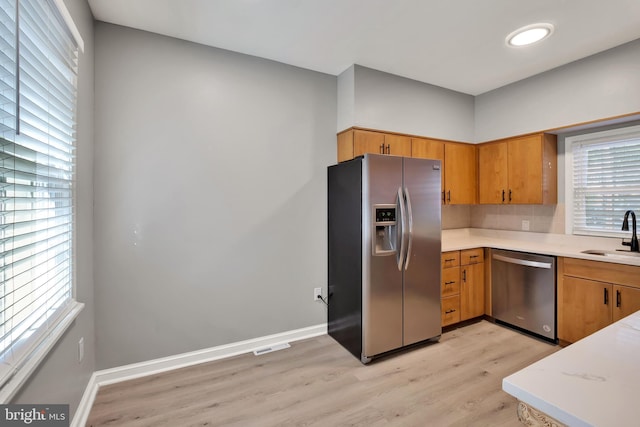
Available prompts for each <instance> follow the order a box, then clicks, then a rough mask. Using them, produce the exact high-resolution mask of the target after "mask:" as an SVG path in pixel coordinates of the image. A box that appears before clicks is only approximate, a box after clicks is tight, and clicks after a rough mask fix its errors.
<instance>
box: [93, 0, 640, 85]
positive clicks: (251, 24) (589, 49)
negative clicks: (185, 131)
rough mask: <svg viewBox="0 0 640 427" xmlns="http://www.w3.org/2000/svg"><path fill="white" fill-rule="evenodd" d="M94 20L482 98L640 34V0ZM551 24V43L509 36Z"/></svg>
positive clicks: (181, 7)
mask: <svg viewBox="0 0 640 427" xmlns="http://www.w3.org/2000/svg"><path fill="white" fill-rule="evenodd" d="M89 5H90V6H91V10H92V11H93V14H94V16H95V18H96V19H97V20H100V21H105V22H110V23H114V24H118V25H123V26H127V27H132V28H137V29H141V30H146V31H150V32H154V33H159V34H164V35H167V36H172V37H176V38H180V39H184V40H189V41H193V42H197V43H201V44H205V45H209V46H215V47H218V48H222V49H228V50H231V51H235V52H240V53H244V54H248V55H255V56H259V57H262V58H267V59H272V60H274V61H279V62H283V63H286V64H291V65H295V66H298V67H302V68H307V69H310V70H315V71H320V72H323V73H328V74H332V75H338V74H340V73H341V72H343V71H344V70H345V69H347V68H348V67H349V66H351V65H352V64H359V65H363V66H366V67H370V68H374V69H377V70H381V71H385V72H388V73H392V74H396V75H400V76H404V77H409V78H412V79H415V80H419V81H423V82H426V83H430V84H434V85H437V86H441V87H445V88H449V89H453V90H456V91H460V92H464V93H468V94H471V95H478V94H481V93H484V92H487V91H489V90H492V89H495V88H498V87H500V86H504V85H506V84H509V83H512V82H515V81H518V80H521V79H524V78H526V77H529V76H532V75H534V74H538V73H540V72H543V71H546V70H549V69H552V68H555V67H558V66H560V65H563V64H566V63H569V62H572V61H575V60H578V59H580V58H584V57H586V56H589V55H592V54H594V53H597V52H601V51H603V50H606V49H609V48H612V47H614V46H618V45H621V44H623V43H626V42H629V41H632V40H635V39H638V38H640V0H606V1H605V0H89ZM535 22H550V23H552V24H553V25H555V27H556V30H555V33H554V34H553V36H552V37H551V38H548V39H546V40H544V41H542V42H541V43H540V44H539V45H535V46H530V47H529V48H511V47H508V46H506V45H505V42H504V38H505V37H506V35H507V34H509V33H510V32H512V31H513V30H515V29H517V28H519V27H521V26H524V25H527V24H531V23H535Z"/></svg>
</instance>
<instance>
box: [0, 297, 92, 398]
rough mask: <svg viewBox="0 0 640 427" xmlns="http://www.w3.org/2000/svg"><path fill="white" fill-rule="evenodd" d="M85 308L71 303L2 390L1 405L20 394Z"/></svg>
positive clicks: (0, 392)
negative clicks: (21, 389)
mask: <svg viewBox="0 0 640 427" xmlns="http://www.w3.org/2000/svg"><path fill="white" fill-rule="evenodd" d="M83 308H84V304H83V303H80V302H77V301H75V300H74V301H71V303H70V304H69V307H68V308H67V309H66V311H65V312H64V313H63V314H62V315H61V317H60V321H59V322H58V324H57V325H56V327H55V328H53V329H52V330H51V331H49V332H48V333H47V335H46V336H44V337H43V338H42V341H41V342H40V343H39V344H38V345H37V347H36V348H35V349H34V350H33V351H32V352H31V354H29V356H28V357H27V358H26V360H25V361H24V362H23V363H22V364H21V365H20V366H18V367H16V369H15V371H14V372H13V374H12V376H11V378H10V379H9V380H8V381H7V382H6V383H5V384H4V385H3V387H2V389H1V390H0V403H3V404H5V403H9V402H10V401H11V399H12V398H13V397H14V396H15V395H16V394H17V393H18V391H19V390H20V388H21V387H22V386H23V385H24V384H25V383H26V382H27V380H28V379H29V377H30V376H31V374H33V372H34V371H35V370H36V369H37V368H38V366H39V365H40V364H41V363H42V361H43V360H44V359H45V358H46V357H47V354H49V351H51V349H52V348H53V346H54V345H55V344H56V343H57V342H58V341H59V340H60V338H61V337H62V335H64V333H65V332H66V330H67V329H69V326H71V324H72V323H73V321H74V320H75V319H76V318H77V317H78V315H79V314H80V312H81V311H82V309H83Z"/></svg>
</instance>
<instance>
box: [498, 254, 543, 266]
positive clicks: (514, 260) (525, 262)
mask: <svg viewBox="0 0 640 427" xmlns="http://www.w3.org/2000/svg"><path fill="white" fill-rule="evenodd" d="M493 259H497V260H498V261H504V262H508V263H510V264H518V265H524V266H527V267H537V268H546V269H550V268H551V263H550V262H538V261H528V260H526V259H518V258H511V257H507V256H502V255H497V254H493Z"/></svg>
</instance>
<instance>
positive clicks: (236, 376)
mask: <svg viewBox="0 0 640 427" xmlns="http://www.w3.org/2000/svg"><path fill="white" fill-rule="evenodd" d="M557 350H559V347H557V346H553V345H550V344H547V343H545V342H542V341H539V340H536V339H534V338H531V337H528V336H525V335H523V334H520V333H518V332H515V331H513V330H510V329H507V328H505V327H502V326H499V325H495V324H492V323H489V322H487V321H481V322H479V323H475V324H472V325H469V326H466V327H463V328H460V329H456V330H453V331H450V332H447V333H445V334H443V335H442V338H441V339H440V342H439V343H435V344H430V345H425V346H422V347H419V348H414V349H411V350H408V351H404V352H401V353H396V354H394V355H392V356H389V357H385V358H382V359H380V360H377V361H376V360H374V361H373V362H372V363H370V364H369V365H367V366H364V365H362V364H361V363H360V362H359V361H358V360H357V359H356V358H355V357H353V356H352V355H351V354H350V353H348V352H347V351H346V350H344V349H343V348H342V347H341V346H340V345H338V344H337V343H336V342H335V341H333V339H332V338H330V337H329V336H326V335H325V336H320V337H317V338H312V339H308V340H305V341H298V342H294V343H292V344H291V348H289V349H286V350H280V351H277V352H273V353H267V354H264V355H261V356H254V355H253V354H252V353H251V354H245V355H241V356H237V357H233V358H229V359H224V360H219V361H215V362H210V363H204V364H200V365H196V366H192V367H188V368H183V369H179V370H175V371H171V372H167V373H162V374H158V375H153V376H148V377H145V378H140V379H136V380H131V381H127V382H121V383H118V384H113V385H110V386H105V387H102V388H101V389H100V391H99V392H98V395H97V397H96V400H95V403H94V405H93V408H92V410H91V413H90V415H89V419H88V422H87V425H88V426H94V427H98V426H180V427H182V426H242V427H245V426H260V427H265V426H323V427H324V426H367V427H377V426H514V427H516V426H519V425H520V424H519V422H518V421H517V417H516V400H515V399H514V398H513V397H511V396H509V395H508V394H506V393H504V392H503V391H502V385H501V384H502V378H503V377H505V376H507V375H509V374H511V373H513V372H516V371H517V370H519V369H521V368H523V367H525V366H527V365H529V364H531V363H533V362H534V361H536V360H539V359H541V358H543V357H544V356H546V355H548V354H551V353H553V352H555V351H557Z"/></svg>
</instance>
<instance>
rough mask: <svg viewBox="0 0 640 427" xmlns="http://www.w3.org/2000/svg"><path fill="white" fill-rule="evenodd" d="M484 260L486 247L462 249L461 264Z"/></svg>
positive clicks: (476, 262)
mask: <svg viewBox="0 0 640 427" xmlns="http://www.w3.org/2000/svg"><path fill="white" fill-rule="evenodd" d="M480 262H484V249H482V248H477V249H466V250H464V251H460V265H469V264H478V263H480Z"/></svg>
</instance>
